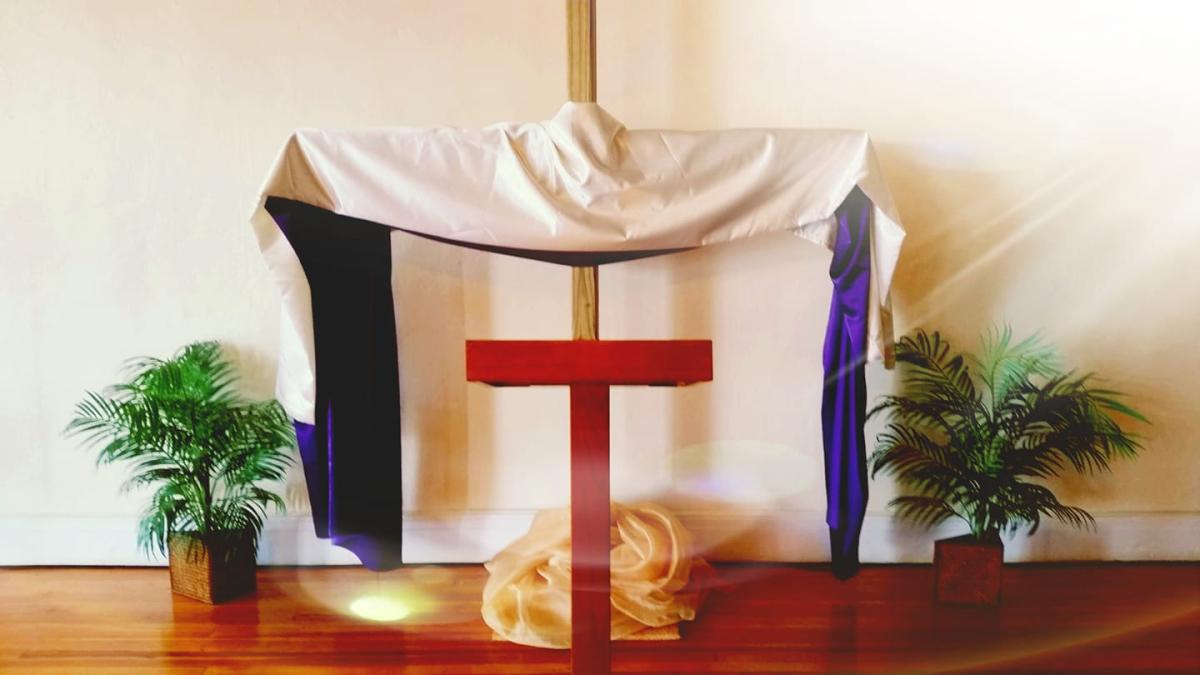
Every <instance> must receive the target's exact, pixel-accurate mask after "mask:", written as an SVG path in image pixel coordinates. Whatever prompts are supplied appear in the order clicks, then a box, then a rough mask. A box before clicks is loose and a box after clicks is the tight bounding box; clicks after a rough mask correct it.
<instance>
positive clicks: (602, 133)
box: [252, 103, 904, 424]
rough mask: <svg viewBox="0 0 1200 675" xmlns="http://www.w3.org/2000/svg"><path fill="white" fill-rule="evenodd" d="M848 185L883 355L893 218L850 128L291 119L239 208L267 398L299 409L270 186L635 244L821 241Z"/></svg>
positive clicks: (283, 261)
mask: <svg viewBox="0 0 1200 675" xmlns="http://www.w3.org/2000/svg"><path fill="white" fill-rule="evenodd" d="M856 187H857V188H860V189H861V190H862V191H863V193H865V194H866V196H867V197H868V198H869V199H870V200H871V203H872V205H873V207H872V208H873V211H872V214H871V216H872V224H871V249H870V254H871V285H870V296H871V297H870V305H869V316H868V338H869V344H868V357H869V358H884V360H885V361H889V360H890V350H891V343H892V334H891V333H892V331H891V322H890V311H889V308H890V300H889V296H890V292H891V283H892V275H893V272H894V270H895V266H896V261H897V258H898V257H899V254H900V246H901V243H902V241H903V239H904V230H903V229H902V228H901V226H900V220H899V217H898V216H897V214H896V209H895V205H894V204H893V201H892V196H891V194H890V193H889V192H888V189H887V186H886V184H885V183H884V180H883V176H882V174H881V172H880V170H879V165H878V162H877V161H876V158H875V153H874V151H873V149H872V147H871V142H870V140H869V138H868V137H867V134H866V133H864V132H862V131H841V130H816V131H812V130H795V129H735V130H723V131H668V130H629V129H626V128H625V127H624V126H623V125H622V124H621V123H620V122H618V121H617V120H616V119H614V118H613V117H612V116H610V115H609V114H608V113H606V112H605V111H604V110H603V109H601V108H600V107H599V106H598V105H596V104H592V103H568V104H566V105H565V106H563V108H562V109H561V110H560V111H559V112H558V114H557V115H555V116H554V118H553V119H551V120H548V121H545V122H537V123H520V124H497V125H493V126H489V127H485V128H483V129H458V128H434V129H410V128H384V129H374V130H364V131H328V130H314V129H308V130H301V131H297V132H296V133H295V134H293V135H292V137H291V138H290V139H289V140H288V141H287V143H286V144H285V145H284V148H283V151H282V152H281V154H280V155H279V158H278V160H277V161H276V163H275V166H274V168H273V169H272V170H271V173H270V175H269V176H268V177H267V180H266V182H265V183H264V185H263V188H262V190H261V194H260V199H259V203H258V207H257V208H256V210H255V212H254V215H253V217H252V222H253V224H254V227H255V231H256V233H257V236H258V239H259V245H260V247H261V248H262V250H263V253H264V255H265V257H266V259H267V262H268V265H269V266H270V268H271V270H272V273H273V274H274V276H275V278H276V281H277V283H278V285H279V287H280V288H281V289H282V291H283V312H284V316H283V321H282V332H281V339H280V345H279V371H278V382H277V387H276V396H277V398H278V399H279V400H280V402H281V403H282V404H283V406H284V407H285V408H286V409H287V411H288V413H289V414H290V415H291V416H292V417H293V418H294V419H296V420H298V421H301V422H305V423H310V424H311V423H313V418H314V405H315V400H316V384H315V382H316V378H315V350H314V347H313V328H312V306H311V297H310V290H309V286H308V281H307V279H306V278H305V275H304V270H303V269H302V268H301V266H300V262H299V260H298V259H297V257H296V253H295V251H294V250H292V248H291V246H290V244H289V243H288V241H287V239H286V237H285V236H284V234H283V233H282V232H281V231H280V229H279V227H277V226H276V224H275V222H274V221H273V220H272V219H271V216H270V215H269V214H268V213H267V212H266V210H265V208H264V205H265V202H266V199H267V198H269V197H275V198H282V199H289V200H294V201H298V202H303V203H306V204H309V205H312V206H315V207H319V208H322V209H325V210H328V211H331V212H334V213H337V214H340V215H343V216H349V217H352V218H358V219H362V220H368V221H373V222H376V223H380V224H383V225H387V226H390V227H394V228H397V229H398V230H405V231H408V232H413V233H417V234H421V235H426V236H431V237H437V238H441V239H445V240H448V241H450V242H451V243H460V244H464V245H475V246H483V247H495V248H501V249H505V250H506V252H509V253H513V254H515V255H522V254H529V252H593V253H613V254H623V253H624V254H629V255H630V256H633V255H637V254H639V252H640V253H642V254H644V253H645V252H651V251H654V252H664V253H665V252H669V251H672V250H678V249H683V248H693V247H698V246H707V245H711V244H718V243H722V242H728V241H733V240H736V239H741V238H745V237H749V236H753V235H756V234H761V233H766V232H777V231H792V232H795V233H796V234H797V235H799V236H801V237H804V238H805V239H808V240H811V241H813V242H816V243H818V244H820V245H822V246H825V247H827V248H832V245H833V243H834V242H833V238H834V234H835V232H836V228H835V227H834V225H835V222H834V212H835V210H836V209H837V208H838V206H839V205H841V203H842V202H843V200H844V199H845V198H846V197H847V195H849V194H850V192H851V191H852V190H854V189H855V188H856ZM534 257H537V256H534ZM542 257H544V256H542ZM617 257H619V255H618V256H617ZM818 288H819V289H820V292H822V293H826V292H828V286H827V285H825V284H822V285H820V286H819V287H818ZM789 290H790V289H789Z"/></svg>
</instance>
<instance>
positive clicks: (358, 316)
mask: <svg viewBox="0 0 1200 675" xmlns="http://www.w3.org/2000/svg"><path fill="white" fill-rule="evenodd" d="M266 208H267V211H268V212H269V213H270V214H271V216H272V217H273V218H274V219H275V222H276V223H277V224H278V225H279V228H280V229H281V230H282V231H283V233H284V235H285V236H286V237H287V239H288V242H289V243H290V244H291V245H292V248H293V249H294V250H295V251H296V256H297V257H298V258H299V259H300V264H301V266H302V267H303V268H304V274H305V276H306V277H307V278H308V285H309V287H310V289H311V290H312V312H313V339H314V343H315V344H314V346H315V349H316V379H317V382H316V406H315V419H314V422H315V424H306V423H303V422H296V437H297V440H298V441H299V445H300V454H301V459H302V462H303V465H304V478H305V482H306V483H307V485H308V494H309V499H310V501H311V503H312V513H313V524H314V525H315V527H316V532H317V536H319V537H322V538H329V539H331V540H332V541H333V543H335V544H337V545H338V546H342V547H345V548H347V549H349V550H351V551H353V552H354V554H355V555H357V556H358V558H359V559H360V560H361V561H362V562H363V564H364V565H365V566H366V567H368V568H370V569H373V570H384V569H392V568H395V567H398V566H399V565H400V562H401V559H400V554H401V536H400V535H401V517H402V513H403V507H402V500H401V483H400V456H401V453H400V389H399V388H400V384H399V383H400V378H399V367H398V364H397V357H396V319H395V309H394V305H393V302H392V254H391V239H390V237H391V233H392V229H391V228H388V227H385V226H383V225H379V224H377V223H371V222H368V221H363V220H355V219H352V218H346V217H344V216H339V215H337V214H334V213H330V212H329V211H326V210H324V209H320V208H316V207H313V206H309V205H307V204H303V203H300V202H296V201H291V200H287V199H278V198H269V199H267V203H266ZM347 221H350V222H347Z"/></svg>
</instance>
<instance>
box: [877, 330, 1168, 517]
mask: <svg viewBox="0 0 1200 675" xmlns="http://www.w3.org/2000/svg"><path fill="white" fill-rule="evenodd" d="M896 360H897V361H898V362H899V363H901V364H902V368H903V371H902V385H903V386H902V393H899V394H894V395H888V396H882V397H880V400H879V403H878V404H877V405H876V406H875V408H874V409H872V410H871V412H870V413H869V415H875V414H877V413H887V414H888V424H887V425H886V427H885V429H884V430H883V431H882V432H881V433H880V434H879V436H878V437H877V440H876V447H875V451H874V452H873V453H872V455H871V457H870V465H871V472H872V476H874V475H876V474H879V473H884V474H890V475H894V476H896V477H897V478H898V479H899V481H900V482H901V483H902V484H904V485H905V486H906V487H907V488H908V489H909V490H911V491H912V492H913V493H914V494H911V495H906V496H902V497H898V498H896V499H895V500H893V501H892V504H891V505H892V507H893V508H894V509H895V511H896V513H897V514H898V515H900V516H901V517H905V518H909V519H912V520H914V521H916V522H917V523H919V524H921V525H925V526H933V525H936V524H938V523H941V522H943V521H945V520H947V519H949V518H951V517H958V518H961V519H963V520H965V521H966V522H967V523H968V524H969V525H970V526H971V531H972V533H973V534H975V535H976V536H979V537H983V536H988V535H991V534H1000V533H1005V534H1011V533H1014V532H1016V531H1018V530H1020V529H1022V528H1028V531H1029V533H1030V534H1032V533H1033V532H1035V531H1036V530H1037V528H1038V526H1039V525H1040V523H1041V519H1042V517H1043V516H1047V517H1051V518H1056V519H1058V520H1061V521H1063V522H1065V523H1067V524H1070V525H1072V526H1074V527H1080V528H1087V527H1093V526H1094V524H1095V521H1094V520H1093V519H1092V517H1091V515H1089V514H1088V513H1087V512H1086V511H1084V510H1082V509H1079V508H1077V507H1072V506H1065V505H1063V504H1061V503H1059V501H1058V500H1057V498H1055V496H1054V494H1053V492H1052V491H1051V490H1050V489H1049V488H1048V487H1046V486H1045V485H1043V484H1041V483H1040V482H1038V481H1045V480H1049V479H1052V478H1054V477H1056V476H1059V475H1061V474H1062V473H1063V472H1064V471H1067V470H1073V471H1076V472H1079V473H1084V474H1087V473H1096V472H1102V471H1109V470H1110V466H1111V462H1112V461H1113V460H1115V459H1118V458H1128V457H1134V456H1136V455H1137V454H1138V452H1139V451H1140V450H1141V444H1140V442H1139V440H1138V437H1137V436H1136V435H1134V434H1131V433H1129V432H1127V431H1125V430H1124V429H1123V428H1122V427H1121V426H1120V424H1118V422H1117V420H1116V419H1115V418H1114V417H1113V415H1114V414H1115V415H1118V416H1123V417H1127V418H1130V419H1133V420H1137V421H1140V422H1146V421H1147V420H1146V418H1145V417H1144V416H1143V415H1142V414H1141V413H1139V412H1137V411H1136V410H1134V409H1133V408H1132V407H1131V406H1129V405H1128V404H1126V403H1124V402H1123V401H1122V400H1121V399H1122V398H1123V395H1122V394H1120V393H1119V392H1116V391H1113V390H1110V389H1101V388H1095V387H1092V386H1091V383H1092V382H1093V380H1094V378H1093V377H1092V376H1091V375H1077V374H1076V373H1074V372H1072V371H1063V370H1061V369H1060V365H1059V363H1060V359H1059V356H1058V354H1057V352H1056V351H1055V350H1054V349H1053V348H1051V347H1050V346H1048V345H1047V344H1046V343H1045V341H1044V339H1043V338H1042V337H1041V336H1039V335H1034V336H1031V337H1028V338H1025V339H1023V340H1020V341H1014V339H1013V333H1012V330H1011V329H1010V328H1009V327H1007V326H1005V327H1003V328H993V329H992V330H990V331H988V332H987V333H986V334H985V335H984V336H983V339H982V344H981V350H980V355H979V356H974V355H969V354H957V353H955V352H953V351H952V349H951V348H950V345H949V343H948V342H947V341H946V340H944V339H943V338H942V337H941V335H940V334H939V333H937V332H934V333H932V334H929V333H926V332H925V331H921V330H919V331H917V332H916V333H915V334H913V335H912V336H906V337H903V338H901V339H900V341H899V342H898V343H897V348H896Z"/></svg>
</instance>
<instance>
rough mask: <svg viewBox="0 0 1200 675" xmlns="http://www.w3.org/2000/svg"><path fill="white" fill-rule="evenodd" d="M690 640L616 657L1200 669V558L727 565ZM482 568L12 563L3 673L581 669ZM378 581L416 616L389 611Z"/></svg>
mask: <svg viewBox="0 0 1200 675" xmlns="http://www.w3.org/2000/svg"><path fill="white" fill-rule="evenodd" d="M718 571H719V574H720V579H721V583H722V585H721V587H719V588H717V589H715V590H714V592H713V593H712V594H711V595H710V596H709V599H708V601H707V603H706V604H705V606H704V607H703V608H702V610H701V615H700V617H699V618H698V619H697V620H696V621H695V622H693V623H691V624H687V625H686V626H685V628H684V638H683V640H680V641H678V642H659V643H630V642H624V643H618V644H616V645H615V646H614V648H613V658H612V663H613V669H614V670H615V671H617V672H639V673H668V672H689V673H690V672H728V673H742V672H746V673H749V672H786V673H794V672H829V671H838V672H846V671H864V672H938V671H943V672H944V671H963V670H977V671H990V672H1014V671H1027V672H1045V671H1047V670H1067V671H1075V672H1103V671H1108V672H1130V671H1133V670H1153V671H1157V672H1163V671H1169V670H1177V671H1182V672H1200V565H1183V564H1163V565H1152V564H1104V565H1054V566H1009V567H1008V568H1006V570H1005V580H1004V584H1005V586H1004V601H1003V604H1002V605H1001V606H1000V607H998V608H993V609H971V608H954V607H942V606H937V605H935V604H934V603H933V601H932V590H931V586H930V584H931V583H932V570H931V569H930V568H929V567H926V566H894V567H891V566H889V567H876V566H868V567H865V568H864V569H863V572H862V573H861V574H860V575H859V576H858V577H857V578H855V579H853V580H851V581H848V582H838V581H837V580H836V579H833V578H832V577H831V576H830V575H829V574H828V572H826V571H825V570H823V569H821V568H819V567H815V566H812V567H806V566H784V565H737V566H730V565H724V566H720V567H719V570H718ZM485 575H486V573H485V572H484V570H483V569H482V568H481V567H480V566H477V565H471V566H422V567H414V568H408V569H404V570H398V571H395V572H388V573H384V574H375V573H372V572H369V571H367V570H365V569H361V568H268V569H263V570H261V571H260V572H259V593H258V595H257V596H255V597H251V598H246V599H242V600H238V601H235V602H232V603H229V604H226V605H220V606H216V607H210V606H208V605H204V604H201V603H198V602H195V601H192V600H188V599H186V598H182V597H178V596H173V595H171V593H170V592H169V590H168V581H167V572H166V570H163V569H144V568H142V569H87V568H65V569H37V568H33V569H12V568H8V569H0V672H3V673H9V672H30V673H67V672H79V673H130V672H170V673H226V672H228V673H238V672H295V673H330V672H337V673H356V672H362V673H387V672H405V673H439V674H440V673H472V672H486V673H526V672H546V673H565V672H568V669H569V657H568V654H567V652H565V651H552V650H542V649H533V648H528V647H521V646H518V645H512V644H508V643H505V642H496V641H493V640H492V639H491V634H490V631H489V630H488V628H487V627H486V626H485V625H484V624H483V622H482V621H481V620H480V618H479V601H480V593H481V590H482V588H483V582H484V580H485V578H486V576H485ZM366 595H378V596H383V597H388V598H391V599H393V600H395V601H400V602H403V603H405V605H406V607H407V608H408V609H409V610H410V612H411V613H410V614H409V616H408V617H407V618H406V619H404V620H402V621H397V622H394V623H377V622H372V621H368V620H366V619H363V618H360V617H358V616H356V615H355V614H354V613H353V612H352V611H351V609H350V607H351V605H352V603H353V602H354V601H355V600H356V599H358V598H360V597H363V596H366Z"/></svg>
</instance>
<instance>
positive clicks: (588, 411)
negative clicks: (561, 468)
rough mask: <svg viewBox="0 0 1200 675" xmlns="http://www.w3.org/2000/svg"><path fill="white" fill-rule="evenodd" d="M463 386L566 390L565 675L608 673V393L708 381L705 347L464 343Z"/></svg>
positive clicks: (708, 348)
mask: <svg viewBox="0 0 1200 675" xmlns="http://www.w3.org/2000/svg"><path fill="white" fill-rule="evenodd" d="M466 351H467V380H469V381H472V382H485V383H488V384H492V385H496V386H533V385H566V386H569V387H570V388H571V672H572V673H575V674H576V675H581V674H585V673H586V674H588V675H591V674H593V673H607V672H610V667H609V666H610V661H611V653H610V652H611V649H610V642H609V641H610V625H611V621H612V620H611V600H610V582H609V573H610V560H609V555H610V550H611V542H610V540H609V536H610V535H609V532H610V530H609V528H610V522H611V518H610V511H609V505H610V496H609V461H608V450H609V448H608V440H609V439H608V430H609V405H608V404H609V391H608V390H609V387H610V386H613V385H629V384H634V385H638V384H640V385H666V386H683V385H687V384H692V383H695V382H707V381H709V380H711V379H712V342H711V341H710V340H468V341H467V350H466Z"/></svg>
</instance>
